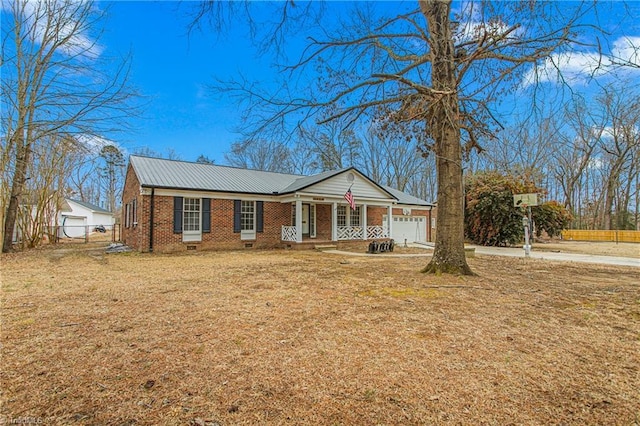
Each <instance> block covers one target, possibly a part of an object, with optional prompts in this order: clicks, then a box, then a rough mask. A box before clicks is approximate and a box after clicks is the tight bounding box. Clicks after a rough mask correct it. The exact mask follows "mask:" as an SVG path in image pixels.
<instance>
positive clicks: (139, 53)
mask: <svg viewBox="0 0 640 426" xmlns="http://www.w3.org/2000/svg"><path fill="white" fill-rule="evenodd" d="M187 22H188V21H187V19H186V17H185V15H184V8H181V9H179V8H178V5H177V3H176V2H129V1H123V2H113V3H112V4H111V7H110V9H109V19H108V20H107V26H106V31H105V34H104V35H103V37H102V38H101V40H100V42H101V44H103V45H105V50H106V51H105V54H109V53H111V54H124V53H126V52H128V51H129V50H131V52H132V56H133V70H132V82H133V84H134V85H135V86H136V87H137V88H138V90H139V91H140V92H141V93H142V94H143V95H144V96H145V100H144V102H145V108H144V113H143V115H144V118H141V119H135V120H134V122H133V125H134V128H135V129H136V130H137V131H136V132H135V133H131V134H129V133H126V134H119V135H117V138H119V139H118V140H117V141H116V142H118V143H119V144H121V145H122V146H123V147H124V148H126V149H127V150H130V151H131V150H134V149H136V148H139V147H145V146H146V147H148V148H150V149H152V150H154V151H156V152H159V153H161V154H166V153H167V151H168V150H169V149H172V150H173V151H175V153H176V154H177V155H179V156H180V157H181V158H182V159H184V160H195V159H196V158H197V157H198V156H199V155H201V154H203V155H206V156H208V157H209V158H211V159H215V160H216V162H217V163H223V162H224V152H225V151H228V149H229V144H230V143H231V142H233V141H234V140H236V139H237V135H235V134H234V133H233V131H232V130H233V127H234V123H235V122H236V120H237V111H236V106H235V105H234V104H233V103H231V102H226V101H225V100H224V99H215V98H213V97H212V96H211V95H210V94H209V95H208V94H207V90H206V85H207V84H211V82H212V81H213V79H214V77H220V78H224V77H226V76H228V75H230V74H231V73H233V72H234V71H235V70H238V69H242V70H244V71H247V72H248V71H250V70H251V69H255V68H257V67H259V63H258V62H257V58H255V57H252V55H251V54H249V55H247V52H248V51H249V44H248V41H247V40H246V39H244V38H243V37H241V34H240V32H238V34H229V35H228V39H229V40H233V41H232V42H230V41H229V40H226V39H220V40H217V39H216V37H215V36H214V35H211V34H203V33H201V32H197V31H196V32H193V33H192V34H191V35H190V36H188V35H187V27H186V24H187Z"/></svg>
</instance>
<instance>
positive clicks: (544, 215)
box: [531, 201, 573, 237]
mask: <svg viewBox="0 0 640 426" xmlns="http://www.w3.org/2000/svg"><path fill="white" fill-rule="evenodd" d="M531 215H532V216H533V220H534V222H535V224H536V235H537V236H538V237H539V236H540V235H541V234H542V232H546V233H547V235H549V236H550V237H556V236H559V235H560V233H561V232H562V230H563V229H567V227H568V226H569V224H570V223H571V220H572V219H573V217H572V216H571V213H570V212H569V211H568V210H567V209H566V208H564V206H562V205H561V204H560V203H558V202H557V201H547V202H546V203H543V204H542V205H540V206H537V207H533V208H532V209H531Z"/></svg>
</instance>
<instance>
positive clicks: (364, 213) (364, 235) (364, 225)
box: [362, 204, 367, 240]
mask: <svg viewBox="0 0 640 426" xmlns="http://www.w3.org/2000/svg"><path fill="white" fill-rule="evenodd" d="M362 239H363V240H366V239H367V205H366V204H363V205H362Z"/></svg>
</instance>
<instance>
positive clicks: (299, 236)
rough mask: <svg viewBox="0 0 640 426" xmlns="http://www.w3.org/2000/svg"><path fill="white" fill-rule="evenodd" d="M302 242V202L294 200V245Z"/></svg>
mask: <svg viewBox="0 0 640 426" xmlns="http://www.w3.org/2000/svg"><path fill="white" fill-rule="evenodd" d="M301 242H302V200H296V243H301Z"/></svg>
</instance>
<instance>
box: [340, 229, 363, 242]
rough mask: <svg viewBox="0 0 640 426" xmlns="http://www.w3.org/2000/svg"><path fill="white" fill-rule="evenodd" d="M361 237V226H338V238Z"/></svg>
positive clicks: (356, 238)
mask: <svg viewBox="0 0 640 426" xmlns="http://www.w3.org/2000/svg"><path fill="white" fill-rule="evenodd" d="M363 237H364V234H363V228H362V226H338V239H339V240H361V239H362V238H363Z"/></svg>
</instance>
